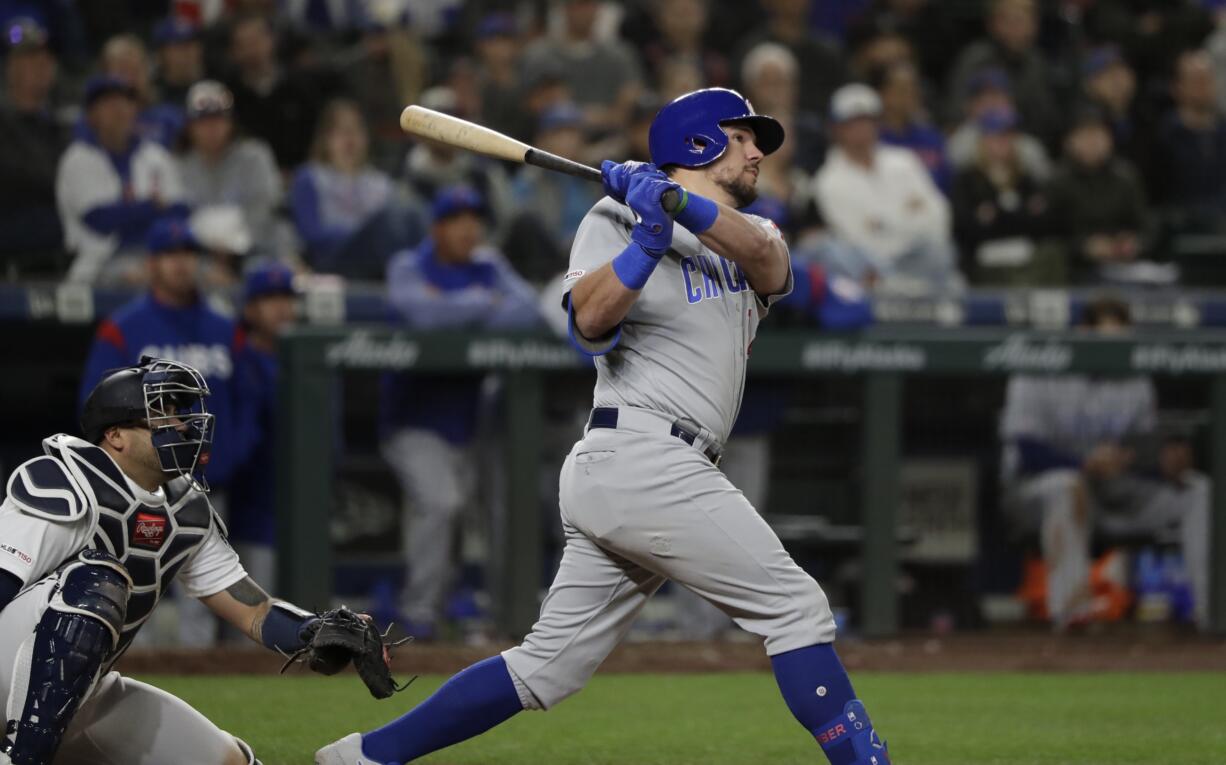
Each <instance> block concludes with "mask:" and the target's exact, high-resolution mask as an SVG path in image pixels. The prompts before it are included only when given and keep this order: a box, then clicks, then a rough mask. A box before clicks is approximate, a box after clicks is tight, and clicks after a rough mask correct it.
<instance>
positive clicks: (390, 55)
mask: <svg viewBox="0 0 1226 765" xmlns="http://www.w3.org/2000/svg"><path fill="white" fill-rule="evenodd" d="M428 64H429V62H428V60H427V51H426V49H425V48H424V46H423V45H422V42H421V40H420V39H419V38H418V37H417V35H416V33H415V31H414V30H413V29H411V28H410V27H408V26H407V25H403V24H388V23H383V22H375V21H371V22H368V23H366V25H365V27H364V29H363V30H362V35H361V37H360V38H359V39H358V41H357V42H356V43H355V44H354V45H352V46H350V47H349V48H348V49H347V50H346V51H345V52H344V53H343V54H342V56H341V58H340V60H339V61H338V65H339V66H338V68H339V69H340V71H341V72H342V74H343V78H344V88H345V92H346V94H347V95H348V96H349V97H351V98H353V99H354V100H355V101H357V102H358V103H359V104H361V106H362V113H363V114H365V115H366V118H367V119H368V120H370V129H371V161H372V162H373V163H374V164H375V166H376V167H378V168H379V169H380V170H385V171H387V172H389V173H390V172H395V169H396V167H397V165H399V164H400V162H401V161H402V160H403V158H404V145H405V141H404V132H403V131H401V129H400V112H401V111H402V110H403V109H404V107H405V104H413V103H417V100H418V96H419V95H420V94H421V92H422V90H424V89H425V86H426V78H427V74H428V72H427V66H428Z"/></svg>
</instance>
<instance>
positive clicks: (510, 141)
mask: <svg viewBox="0 0 1226 765" xmlns="http://www.w3.org/2000/svg"><path fill="white" fill-rule="evenodd" d="M400 129H401V130H403V131H404V132H406V133H408V134H410V135H415V136H418V137H420V138H428V139H430V140H431V141H437V142H439V143H442V144H446V145H448V146H454V147H456V148H458V149H467V150H468V151H475V152H477V153H478V154H484V155H485V156H487V157H494V158H496V159H504V160H506V161H508V162H523V163H526V164H529V165H536V166H537V167H543V168H545V169H546V170H553V171H554V172H558V173H566V174H567V175H573V176H575V177H576V178H582V179H584V180H585V181H593V182H595V183H600V182H601V178H600V171H599V170H597V169H596V168H594V167H590V166H588V165H584V164H581V163H579V162H572V161H571V160H569V159H566V158H565V157H559V156H558V155H557V154H551V153H549V152H547V151H541V150H540V149H536V148H533V147H532V146H529V145H528V144H526V143H524V142H523V141H517V140H515V139H514V138H512V137H510V136H508V135H503V134H502V133H499V132H498V131H497V130H491V129H489V128H487V127H485V126H483V125H478V124H476V123H475V122H469V121H468V120H462V119H460V118H459V117H453V116H451V115H450V114H443V113H442V112H436V111H434V110H433V109H427V108H426V107H424V106H417V105H412V106H406V107H405V109H404V111H403V112H401V113H400ZM680 202H681V195H680V194H678V193H677V192H675V191H671V190H670V191H666V192H664V197H663V198H662V199H661V200H660V205H661V206H662V207H663V208H664V209H665V210H666V211H668V212H670V213H672V212H674V211H675V210H676V209H677V206H678V205H679V204H680Z"/></svg>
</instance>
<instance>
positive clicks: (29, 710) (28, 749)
mask: <svg viewBox="0 0 1226 765" xmlns="http://www.w3.org/2000/svg"><path fill="white" fill-rule="evenodd" d="M55 576H56V585H55V590H54V591H53V593H52V595H51V599H50V601H49V602H48V603H47V609H46V610H45V611H44V612H43V615H42V618H40V619H39V621H38V624H36V625H35V627H34V634H33V635H32V636H30V637H29V638H28V639H27V640H26V641H25V642H24V643H22V645H21V647H20V648H19V649H18V651H17V658H16V662H15V666H14V671H13V683H12V687H11V688H10V689H9V698H8V710H7V715H6V719H7V724H6V726H5V732H4V740H3V742H0V752H3V753H4V754H5V755H7V756H8V758H9V759H10V760H11V761H12V762H13V763H14V765H43V764H44V763H49V762H51V760H52V758H53V757H54V756H55V752H56V750H57V749H58V748H59V745H60V740H61V739H62V738H63V736H64V731H65V729H67V727H68V724H69V723H70V722H71V721H72V717H73V715H74V714H76V711H77V707H78V706H79V705H80V703H81V701H82V700H83V699H84V698H85V696H86V695H87V694H88V693H89V690H90V688H91V687H92V686H93V684H94V682H95V681H96V680H97V678H98V671H99V669H101V667H102V664H103V662H104V661H105V660H106V658H107V657H108V656H109V655H110V653H111V651H113V650H114V648H115V646H116V645H117V644H118V642H119V633H120V630H122V629H123V623H124V617H125V615H126V614H127V610H128V594H129V593H130V592H131V589H132V580H131V578H130V577H129V576H128V572H127V571H126V570H125V569H124V567H123V566H122V565H121V564H120V563H119V561H117V560H115V558H114V557H113V556H111V555H109V554H108V553H105V552H100V551H97V550H85V551H83V552H82V553H81V554H80V555H79V556H78V557H77V558H75V559H73V560H71V561H69V562H68V563H66V564H64V565H63V566H61V567H60V568H59V570H58V571H57V572H56V575H55Z"/></svg>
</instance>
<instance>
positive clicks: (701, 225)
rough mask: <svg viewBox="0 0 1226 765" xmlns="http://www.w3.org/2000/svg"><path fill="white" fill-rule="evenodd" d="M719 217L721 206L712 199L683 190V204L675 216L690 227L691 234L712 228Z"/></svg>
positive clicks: (678, 207) (678, 220)
mask: <svg viewBox="0 0 1226 765" xmlns="http://www.w3.org/2000/svg"><path fill="white" fill-rule="evenodd" d="M718 217H719V206H718V205H716V204H715V203H714V202H712V201H711V200H710V199H707V198H706V197H704V196H700V195H698V194H692V193H690V192H688V191H686V190H685V189H682V190H681V204H680V205H678V206H677V212H676V214H675V215H674V216H673V218H674V219H675V220H676V221H677V222H678V223H680V224H681V225H682V226H685V227H686V228H687V229H689V232H690V233H691V234H701V233H702V232H704V231H706V230H707V229H709V228H711V226H713V225H715V219H716V218H718Z"/></svg>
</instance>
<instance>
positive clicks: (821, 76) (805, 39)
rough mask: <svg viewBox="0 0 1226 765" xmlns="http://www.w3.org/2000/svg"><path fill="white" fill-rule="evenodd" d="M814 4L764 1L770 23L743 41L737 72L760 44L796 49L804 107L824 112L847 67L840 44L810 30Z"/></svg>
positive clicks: (805, 0) (803, 0) (802, 0)
mask: <svg viewBox="0 0 1226 765" xmlns="http://www.w3.org/2000/svg"><path fill="white" fill-rule="evenodd" d="M810 6H811V2H810V0H762V10H764V11H765V12H766V16H767V19H766V23H765V24H764V25H763V26H762V27H761V28H759V29H757V30H754V31H751V32H749V34H748V35H747V36H746V37H745V38H744V39H743V40H742V42H741V47H740V54H739V55H738V56H737V64H736V70H735V71H737V72H740V71H743V67H744V59H745V56H746V55H748V53H749V51H750V50H752V49H753V48H755V47H756V46H757V45H758V44H759V43H762V42H774V43H779V44H781V45H783V46H785V47H787V49H788V50H790V51H792V55H794V56H795V57H796V61H797V62H799V64H800V68H799V72H800V87H799V89H798V93H799V96H800V108H801V109H803V110H804V111H807V112H810V113H813V114H822V113H824V112H825V110H826V105H827V104H828V103H829V102H830V94H832V93H833V92H834V89H835V88H837V87H838V86H839V85H841V84H843V82H845V81H846V79H847V68H846V66H845V65H844V62H843V57H842V56H841V55H840V51H839V47H838V45H837V44H836V43H835V42H834V41H833V40H830V39H829V38H826V37H823V36H820V35H818V34H816V33H813V32H811V31H810V29H809V11H810ZM742 85H743V83H742ZM765 113H767V112H763V114H765Z"/></svg>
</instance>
